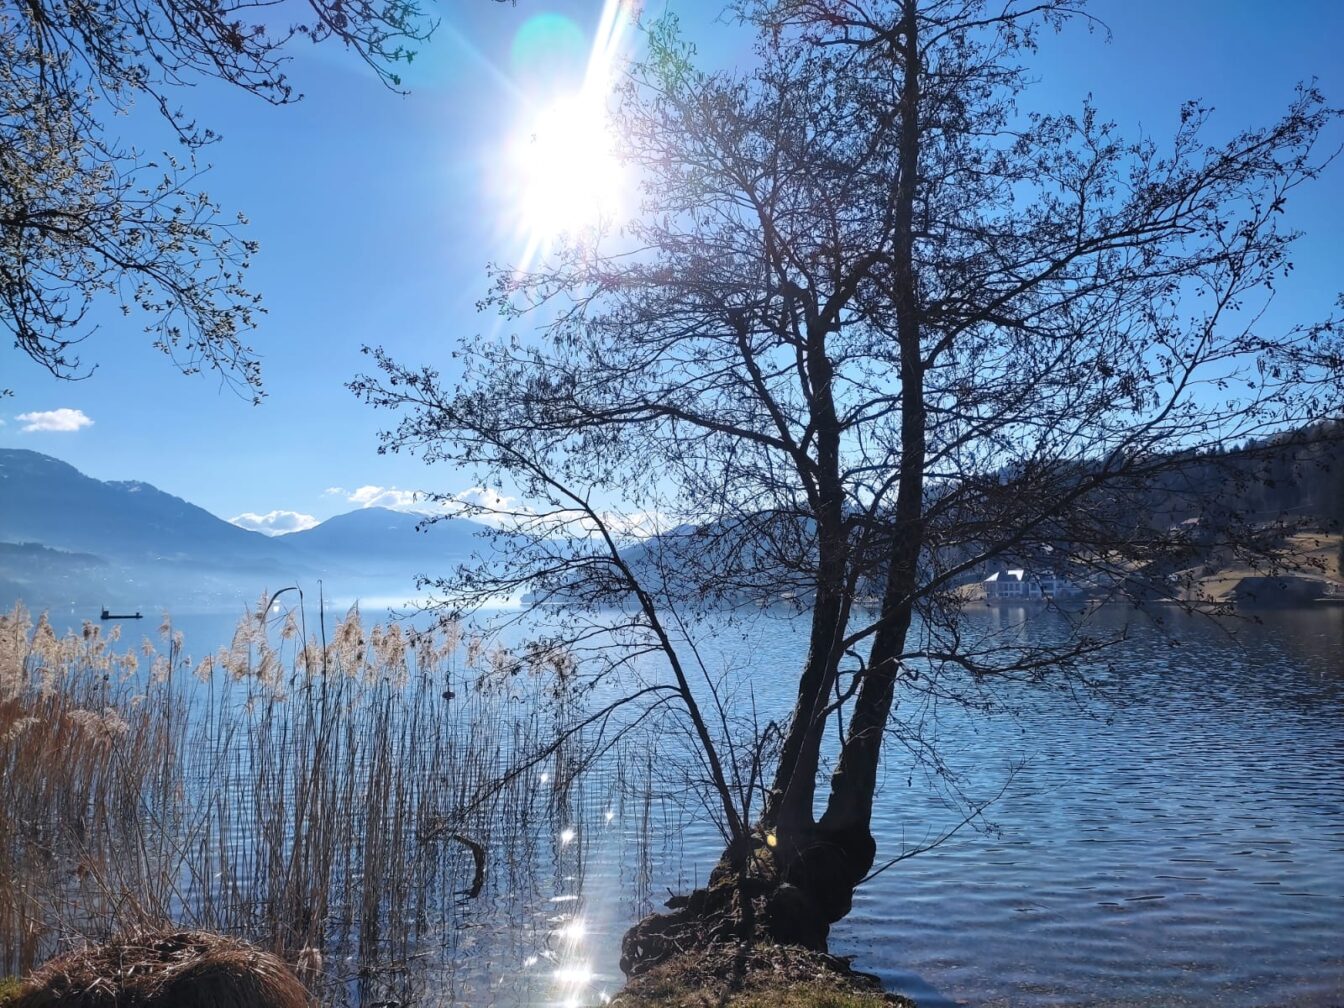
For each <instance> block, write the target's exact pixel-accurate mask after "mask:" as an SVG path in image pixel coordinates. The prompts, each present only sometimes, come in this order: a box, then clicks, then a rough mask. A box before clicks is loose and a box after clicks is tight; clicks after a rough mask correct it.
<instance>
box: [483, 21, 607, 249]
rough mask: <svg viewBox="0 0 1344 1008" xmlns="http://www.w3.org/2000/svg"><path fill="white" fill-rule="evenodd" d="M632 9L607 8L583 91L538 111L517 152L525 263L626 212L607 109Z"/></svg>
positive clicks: (514, 172) (514, 164) (515, 176)
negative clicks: (559, 240)
mask: <svg viewBox="0 0 1344 1008" xmlns="http://www.w3.org/2000/svg"><path fill="white" fill-rule="evenodd" d="M626 6H627V0H605V2H604V4H603V10H602V16H601V19H600V22H599V24H598V26H597V30H596V32H595V34H594V38H593V44H592V48H591V50H590V51H589V53H588V65H587V69H586V72H585V74H584V78H583V83H582V85H581V86H580V87H579V88H577V89H576V90H574V91H573V92H571V93H569V94H565V95H563V96H562V97H558V98H557V97H554V95H553V94H552V95H551V96H549V97H547V98H546V99H545V100H543V101H540V102H537V103H536V104H535V105H533V108H534V109H535V110H536V113H535V114H534V115H533V116H531V118H530V121H525V122H523V123H521V124H520V125H521V128H520V129H519V131H518V134H517V135H516V137H515V138H514V141H513V143H512V144H511V147H510V157H509V160H510V162H511V165H510V167H511V171H510V172H509V176H510V177H511V179H512V186H513V187H514V193H513V196H512V202H513V207H514V213H515V214H516V215H517V220H518V222H519V225H520V230H521V231H522V232H523V233H524V234H525V235H526V236H527V237H526V240H527V243H528V251H527V254H526V255H525V256H524V261H526V260H528V259H530V258H531V257H532V256H533V255H534V254H536V253H538V252H542V251H544V250H545V249H546V248H547V247H549V246H550V245H551V244H552V243H553V242H554V241H555V240H556V239H557V238H559V237H560V236H561V235H563V234H569V235H570V236H574V235H576V234H579V233H581V232H582V231H584V230H586V229H588V228H590V227H593V226H594V225H596V224H597V223H598V222H599V221H602V220H604V219H609V218H611V217H613V216H615V215H616V214H617V213H618V212H619V210H620V205H621V202H622V194H623V190H624V178H623V175H624V173H623V171H622V168H621V164H620V161H619V159H618V158H617V157H616V154H615V146H616V145H615V143H614V138H613V136H612V134H611V127H610V123H609V119H608V115H607V106H608V101H609V98H610V95H611V89H612V82H613V76H614V74H615V72H616V66H617V64H618V62H619V60H620V53H621V49H622V36H623V35H624V33H625V32H626V30H627V29H628V27H629V25H630V17H629V11H628V10H627V9H626Z"/></svg>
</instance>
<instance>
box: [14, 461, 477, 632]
mask: <svg viewBox="0 0 1344 1008" xmlns="http://www.w3.org/2000/svg"><path fill="white" fill-rule="evenodd" d="M422 520H423V516H419V515H413V514H406V513H403V512H397V511H390V510H387V509H385V508H366V509H362V510H360V511H355V512H351V513H349V514H344V515H337V516H335V517H334V518H331V519H328V520H327V521H325V522H322V523H321V524H319V525H317V526H315V527H314V528H311V529H307V530H305V531H303V532H295V533H292V534H290V535H287V536H277V537H267V536H265V535H262V534H261V533H259V532H253V531H250V530H247V529H242V528H239V527H237V526H236V525H232V524H230V523H229V522H227V521H224V520H223V519H221V518H219V517H217V516H215V515H213V514H211V513H210V512H208V511H206V510H205V509H204V508H200V507H197V506H196V505H195V504H192V503H190V502H189V501H186V500H183V499H182V498H180V497H175V496H173V495H172V494H169V493H165V492H164V491H162V490H159V489H158V488H157V487H155V486H153V485H152V484H149V483H145V482H142V481H139V480H110V481H103V480H97V479H94V478H92V477H90V476H86V475H85V474H84V473H81V472H80V471H79V470H78V469H76V468H75V467H74V466H71V465H69V464H67V463H65V462H62V461H60V460H59V459H55V458H52V457H50V456H48V455H43V454H41V453H39V452H34V451H27V450H23V449H0V603H3V604H5V605H10V604H12V603H13V602H14V601H16V600H20V599H22V600H23V601H24V602H26V603H27V604H28V605H29V606H30V607H33V608H46V607H52V606H54V607H65V606H67V605H69V606H73V607H79V608H91V609H92V610H94V611H95V613H96V610H97V609H98V608H100V607H101V606H102V605H105V604H106V605H113V606H118V607H120V606H128V605H130V606H138V607H141V608H147V609H152V608H156V607H159V606H165V607H168V608H170V609H175V610H178V611H181V610H182V609H184V608H198V607H210V606H214V605H226V606H233V605H236V604H237V603H239V602H240V601H241V602H249V601H255V599H256V598H257V597H258V596H259V595H260V594H261V593H262V592H263V591H265V590H275V589H277V588H280V587H284V586H286V585H289V584H294V583H296V582H297V583H301V584H308V585H312V584H313V583H314V582H315V581H316V580H317V579H319V578H322V579H324V580H325V582H326V586H327V588H328V590H329V591H333V592H336V593H340V594H348V595H358V594H366V595H367V594H369V593H370V592H377V593H380V594H381V593H386V594H389V595H400V596H401V597H409V596H410V595H411V594H412V592H413V590H414V581H415V576H416V575H417V574H422V573H427V574H441V573H443V572H444V571H445V569H446V568H447V567H448V566H450V565H451V564H454V563H457V562H461V561H462V560H464V559H466V558H467V557H468V556H469V555H470V554H471V552H472V551H473V550H474V549H475V548H477V546H478V545H479V540H478V537H477V535H476V533H477V532H479V531H480V530H481V526H479V525H477V524H476V523H474V522H469V521H466V520H463V519H446V520H442V521H439V522H436V523H433V524H432V525H430V526H429V527H428V528H427V529H426V530H424V531H419V530H418V526H419V525H420V523H421V521H422Z"/></svg>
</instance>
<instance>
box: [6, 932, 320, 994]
mask: <svg viewBox="0 0 1344 1008" xmlns="http://www.w3.org/2000/svg"><path fill="white" fill-rule="evenodd" d="M308 1004H309V1001H308V994H307V991H305V990H304V988H303V984H301V983H300V982H299V980H298V978H297V977H296V976H295V975H294V974H293V973H292V972H290V970H289V968H288V967H287V966H286V965H285V964H284V963H283V962H281V961H280V960H279V959H278V958H277V957H276V956H273V955H271V954H270V953H267V952H262V951H261V950H260V949H257V948H255V947H253V946H251V945H248V944H246V943H245V942H241V941H237V940H234V939H231V938H225V937H223V936H222V935H216V934H209V933H207V932H204V931H178V932H162V931H141V932H133V933H130V934H126V935H120V936H118V937H116V938H114V939H112V940H111V941H109V942H107V943H105V944H102V945H89V946H85V947H84V948H80V949H76V950H74V951H72V952H67V953H65V954H64V955H61V956H58V957H57V958H55V959H53V960H51V961H50V962H49V963H47V964H46V965H45V966H43V967H42V968H41V969H39V970H37V971H36V972H35V973H34V974H33V975H32V977H31V978H30V979H29V980H28V981H27V982H26V983H25V984H24V987H23V989H22V991H21V992H20V993H19V995H18V997H17V998H15V999H14V1000H13V1001H11V1002H10V1003H9V1008H184V1006H187V1005H190V1006H192V1008H307V1006H308Z"/></svg>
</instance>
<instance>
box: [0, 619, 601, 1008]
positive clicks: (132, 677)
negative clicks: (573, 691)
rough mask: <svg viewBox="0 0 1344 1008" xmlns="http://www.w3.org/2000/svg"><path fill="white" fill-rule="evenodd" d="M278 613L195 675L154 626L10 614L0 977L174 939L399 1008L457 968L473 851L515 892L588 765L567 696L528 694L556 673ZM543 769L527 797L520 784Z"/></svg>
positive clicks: (174, 638) (425, 640) (2, 629)
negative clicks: (62, 622)
mask: <svg viewBox="0 0 1344 1008" xmlns="http://www.w3.org/2000/svg"><path fill="white" fill-rule="evenodd" d="M273 613H274V609H273V608H272V607H270V606H269V604H268V603H263V605H262V606H260V607H259V610H258V612H257V613H256V614H254V615H252V616H249V617H246V618H244V619H243V620H242V621H241V622H240V624H239V626H238V629H237V631H236V632H235V634H234V637H233V640H232V642H231V644H230V645H229V646H228V647H227V648H224V649H222V650H221V651H219V652H218V653H216V654H213V655H211V656H209V657H207V658H205V659H203V660H200V661H193V660H192V659H190V658H189V657H187V655H186V653H185V650H184V642H183V640H182V638H181V635H180V634H178V633H177V632H175V631H174V629H173V627H172V626H171V624H169V623H168V622H167V621H166V620H165V623H164V625H163V626H162V627H160V629H159V633H158V635H157V636H158V640H157V641H156V642H154V643H149V642H146V643H145V644H143V645H142V646H141V647H139V648H127V647H126V646H125V644H124V643H119V642H118V641H117V639H116V636H115V634H116V631H115V628H114V630H113V633H112V634H111V635H105V634H104V633H102V631H101V628H100V627H99V626H98V625H96V624H87V623H86V624H85V626H84V629H83V632H82V633H75V634H69V635H66V636H64V637H58V636H57V634H56V633H54V632H53V629H52V627H51V625H50V623H49V622H48V621H47V619H46V617H45V616H44V617H39V618H37V619H36V620H34V619H33V618H31V617H30V616H29V614H28V613H26V612H25V611H24V610H23V609H22V608H16V609H15V610H14V611H12V612H10V613H8V614H6V615H4V616H0V975H3V974H5V973H19V972H23V971H26V970H28V969H30V968H32V967H33V966H34V965H35V964H36V963H38V962H39V961H41V960H42V959H44V958H46V957H47V956H49V955H51V954H53V953H54V952H56V951H58V950H60V949H61V948H63V947H64V946H65V945H67V944H69V943H70V942H71V941H73V940H74V939H76V938H84V937H90V938H100V937H103V936H106V935H108V934H110V933H112V932H114V931H116V930H120V929H123V928H127V927H142V926H163V925H168V924H172V925H174V926H178V927H191V928H201V929H207V930H213V931H219V932H223V933H226V934H231V935H236V936H239V937H245V938H247V939H249V940H251V941H253V942H256V943H257V944H260V945H262V946H263V947H265V948H268V949H269V950H271V951H273V952H275V953H277V954H279V955H280V956H282V957H283V958H285V959H287V960H288V961H289V962H292V963H293V962H299V963H300V964H301V965H303V966H304V967H305V968H306V969H307V970H308V974H309V977H308V978H309V980H310V982H312V983H313V984H314V985H315V987H316V988H317V989H318V990H319V992H320V993H321V995H322V999H323V1000H324V1001H326V1002H329V1003H340V1002H345V1001H361V1000H366V999H373V997H374V993H371V992H377V996H378V997H382V998H386V997H393V998H400V999H402V1000H405V999H407V998H408V997H409V995H410V993H411V990H410V988H411V987H413V986H414V985H415V984H416V983H419V982H423V981H422V980H417V978H416V976H415V970H414V969H412V966H413V964H414V963H416V962H417V961H418V960H422V959H425V958H426V957H431V958H432V956H431V953H433V952H434V951H435V950H437V951H438V952H439V953H441V954H440V955H439V956H438V957H437V958H438V960H439V961H440V962H442V961H443V960H444V959H445V958H447V959H451V952H452V950H453V948H454V947H455V943H456V941H457V931H458V928H457V923H458V914H459V911H460V908H461V904H462V901H463V900H464V899H466V898H467V894H468V893H469V892H470V890H471V889H472V888H473V883H475V882H476V881H477V878H476V870H477V868H476V855H477V853H478V852H484V853H485V854H486V855H487V860H488V863H489V872H490V877H489V884H490V885H493V886H497V887H507V888H509V889H510V890H520V891H521V890H522V889H525V887H526V885H527V884H528V880H527V878H526V877H525V876H526V874H527V872H528V867H527V866H528V865H529V864H535V863H536V860H537V856H538V854H539V852H540V851H541V849H542V848H544V846H545V845H546V843H547V842H548V840H547V838H548V837H549V836H551V835H553V834H554V832H555V830H556V828H557V823H558V822H560V821H562V820H563V821H565V822H567V821H568V819H569V817H571V816H572V815H573V814H574V811H573V803H572V801H571V799H572V796H573V794H575V793H577V792H575V791H573V790H572V788H573V787H574V786H575V781H574V779H573V778H574V777H575V775H576V773H577V771H576V769H575V768H576V767H578V766H581V765H582V762H583V761H582V760H581V759H579V758H577V757H576V755H575V754H576V753H578V752H580V751H581V750H582V748H583V739H582V734H581V733H576V734H574V735H571V736H568V737H567V738H566V736H565V733H564V731H563V729H564V727H565V726H566V725H567V724H568V723H570V721H571V720H572V715H573V711H570V710H565V709H564V703H563V701H559V702H558V703H556V704H545V703H535V702H519V701H520V699H521V696H520V693H519V691H520V690H522V691H524V692H528V691H530V692H532V693H538V692H539V686H538V683H539V681H540V679H541V678H543V677H544V671H545V670H544V669H543V668H541V667H540V666H542V665H545V663H546V660H548V659H546V658H545V656H542V658H540V659H539V658H538V657H537V656H535V655H534V656H532V659H533V660H532V661H531V662H524V661H518V660H516V659H514V658H513V656H511V655H509V654H508V652H506V651H503V650H502V649H498V648H495V649H492V650H490V651H488V652H487V651H486V649H485V648H484V646H483V644H482V642H481V641H480V640H479V639H476V638H472V637H467V638H466V639H464V635H463V632H462V630H461V628H460V627H458V626H457V625H455V624H446V625H443V626H440V627H438V628H436V629H435V630H433V631H432V632H424V633H415V634H412V633H407V632H404V631H403V630H402V628H401V627H400V626H398V625H395V624H393V625H390V626H387V627H377V626H375V627H371V628H366V627H365V626H364V625H363V623H362V621H361V619H360V616H359V613H358V611H357V610H351V612H350V613H349V614H348V615H347V617H346V618H345V619H344V620H342V621H341V622H340V623H339V624H338V625H337V626H335V627H334V628H333V629H332V631H331V632H330V634H326V633H324V632H322V631H321V630H320V629H317V628H305V626H304V625H303V619H304V616H303V611H302V609H301V608H296V609H293V610H290V611H288V612H286V613H284V614H283V615H281V616H279V617H276V616H274V615H273ZM305 631H309V632H305ZM553 664H555V665H556V666H557V667H562V665H563V663H561V662H553ZM520 673H525V674H520ZM555 694H556V695H557V696H561V695H563V691H555ZM559 738H566V741H565V742H564V743H563V744H562V745H560V746H558V747H557V746H556V745H555V740H556V739H559ZM543 763H544V765H545V766H546V767H548V768H549V772H550V773H552V774H554V775H555V776H556V778H557V779H556V780H554V781H553V783H552V786H550V787H548V788H546V789H544V790H539V789H538V788H537V787H536V786H535V778H534V775H531V774H529V773H520V772H518V770H519V766H520V764H521V765H522V766H524V767H526V766H528V765H535V766H540V765H543ZM473 848H474V849H473ZM323 958H324V959H325V962H326V965H325V967H323V968H322V969H321V970H320V971H319V970H318V968H317V967H316V966H315V964H316V963H317V962H318V961H319V960H320V959H323Z"/></svg>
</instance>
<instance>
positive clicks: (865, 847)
mask: <svg viewBox="0 0 1344 1008" xmlns="http://www.w3.org/2000/svg"><path fill="white" fill-rule="evenodd" d="M917 29H918V21H917V17H916V2H915V0H906V2H905V3H904V5H903V17H902V20H901V25H900V28H899V32H898V34H897V40H896V41H894V42H893V43H892V44H893V48H894V49H895V51H896V55H897V56H898V58H900V59H901V61H902V62H903V64H904V80H903V94H902V97H901V123H900V128H901V130H902V136H901V141H900V152H899V153H900V177H899V179H898V181H897V193H896V210H895V224H896V227H895V241H894V247H893V250H892V259H891V261H892V266H893V270H892V273H893V276H894V280H895V284H896V290H895V292H894V293H895V301H896V305H897V334H896V335H897V340H898V343H899V346H900V351H901V376H900V382H901V396H902V400H901V460H900V467H901V468H900V479H899V483H898V487H897V497H896V513H895V522H894V529H893V539H892V547H891V551H890V556H889V568H888V572H887V578H886V583H885V586H884V590H883V597H882V608H881V613H880V623H879V629H878V631H877V633H876V635H875V637H874V640H873V645H872V651H871V654H870V658H869V663H868V667H867V670H866V672H865V674H864V677H863V681H862V683H861V684H860V687H859V692H858V695H857V697H856V699H855V705H854V714H853V717H852V719H851V721H850V724H849V728H848V731H847V732H846V735H845V738H844V741H843V744H842V749H841V755H840V759H839V762H838V764H837V767H836V771H835V773H834V775H833V776H832V778H831V785H830V794H829V798H828V801H827V805H826V810H825V813H824V815H823V816H822V818H821V821H820V822H816V821H815V820H814V818H813V808H812V805H813V800H814V797H815V794H816V776H817V772H818V767H819V752H820V744H821V737H822V732H823V731H824V728H825V724H826V719H825V716H824V713H825V709H826V706H827V701H828V699H829V695H830V691H831V690H832V689H833V688H834V684H835V680H836V676H837V674H838V668H839V662H840V658H841V654H840V644H841V641H842V640H843V637H844V630H845V626H846V623H847V621H848V620H847V617H848V612H849V604H850V600H849V599H848V598H846V597H845V593H844V590H843V582H844V572H845V571H846V569H847V568H848V561H849V559H850V558H849V557H848V555H847V553H846V552H845V550H846V545H845V543H844V540H843V538H838V539H835V538H833V536H834V535H835V533H836V532H837V531H839V532H840V534H841V536H843V514H842V512H840V511H838V510H837V509H838V508H840V507H841V498H839V497H836V498H834V500H833V501H829V500H828V501H827V502H826V503H827V504H828V505H829V506H827V507H824V508H821V509H819V511H820V513H819V518H820V522H819V528H818V540H819V557H818V560H819V570H818V575H819V576H818V594H817V599H816V606H815V607H814V610H813V624H812V634H811V641H810V644H811V646H810V650H809V654H808V657H807V662H806V665H805V668H804V672H803V676H802V682H801V684H800V687H799V695H798V702H797V706H796V707H795V709H794V714H793V718H792V720H791V723H790V727H789V730H788V733H787V734H786V736H785V740H784V745H783V748H782V751H781V760H780V765H779V767H778V770H777V773H776V777H775V789H774V791H773V792H772V795H771V800H770V801H769V803H768V804H767V806H766V809H765V811H764V814H763V816H762V820H761V822H760V824H759V825H758V827H757V829H756V831H755V832H754V833H753V834H752V835H751V836H750V837H749V838H747V839H746V840H745V841H744V842H743V843H742V844H740V845H739V846H738V847H737V848H736V849H735V848H733V847H730V849H729V850H727V851H725V852H724V855H723V857H722V858H721V860H720V861H719V864H718V866H717V867H716V868H715V869H714V872H713V873H712V874H711V876H710V881H709V884H708V886H706V888H704V889H701V890H697V891H696V892H695V893H692V894H691V895H690V896H689V897H686V898H685V899H684V900H674V901H672V902H671V903H670V904H669V905H671V906H672V907H673V913H671V914H662V915H654V916H652V917H649V918H646V919H645V920H644V921H641V922H640V923H639V924H638V925H636V926H635V927H634V928H632V929H631V930H630V931H629V932H628V933H627V934H626V937H625V941H624V943H623V945H622V951H623V955H622V962H621V966H622V969H624V970H625V971H626V972H627V973H631V974H633V973H637V972H640V971H641V970H643V969H645V968H647V967H648V966H650V965H653V964H655V963H656V962H659V961H661V960H662V959H664V958H666V957H667V956H669V955H673V954H676V953H678V952H686V951H689V950H691V949H694V948H695V947H697V946H699V947H703V946H704V945H707V944H713V943H714V942H716V941H721V940H741V939H742V938H744V937H745V938H748V939H752V938H756V937H766V938H770V939H772V940H774V941H778V942H785V943H791V944H798V945H804V946H806V947H809V948H813V949H817V950H819V951H826V947H827V937H828V935H829V932H830V925H831V924H833V923H834V922H836V921H838V920H840V919H842V918H843V917H844V916H845V915H846V914H848V913H849V911H850V908H851V906H852V904H853V895H854V889H855V887H856V886H857V885H858V884H859V882H860V881H862V879H863V877H864V876H865V875H866V874H867V873H868V871H869V869H871V868H872V865H873V860H874V857H875V854H876V850H877V845H876V842H875V840H874V838H873V836H872V808H873V791H874V789H875V787H876V783H877V770H878V765H879V761H880V757H881V748H882V737H883V731H884V729H885V726H886V723H887V718H888V717H889V716H890V714H891V708H892V704H893V702H894V698H895V685H896V680H897V677H898V674H899V672H900V663H899V656H900V655H901V653H902V651H903V650H904V648H905V639H906V635H907V633H908V632H909V629H910V625H911V622H912V620H913V615H914V598H915V592H916V589H917V587H918V577H919V558H920V555H921V553H922V550H923V536H924V530H923V508H924V501H923V498H924V461H925V430H924V423H925V415H924V401H923V400H924V371H923V363H924V362H923V358H922V354H921V345H920V336H921V329H920V321H919V314H918V312H919V306H918V299H917V290H918V288H917V278H916V271H915V262H914V236H913V232H914V228H913V220H914V198H915V184H916V178H917V174H918V169H919V150H920V147H919V100H920V70H921V66H920V54H919V42H918V31H917ZM823 359H824V355H823ZM819 378H821V379H823V380H821V381H819ZM812 379H813V383H814V388H813V392H814V395H816V393H817V392H818V391H820V392H822V393H823V394H822V395H821V396H820V397H818V399H817V402H818V403H819V405H820V408H821V411H820V413H819V414H817V415H814V420H815V421H819V423H818V428H819V439H818V444H819V453H818V454H819V459H818V461H819V462H821V463H825V462H826V461H828V459H827V458H826V457H825V453H826V452H828V451H832V450H833V451H834V458H835V464H836V469H835V472H836V474H837V476H838V463H839V458H838V449H839V425H838V423H835V414H834V411H833V409H832V410H831V412H830V414H829V420H831V421H832V422H833V423H835V425H834V427H833V428H831V430H833V431H834V434H835V437H834V439H833V440H831V439H829V438H828V435H829V434H830V433H831V430H828V425H827V424H826V422H825V421H826V420H827V419H828V417H827V415H826V412H825V408H826V407H827V406H828V405H830V403H831V398H830V376H829V369H828V368H827V369H826V371H825V374H824V376H823V375H821V374H819V372H818V370H817V368H816V365H815V364H814V365H813V369H812ZM814 408H815V407H814ZM819 468H820V469H821V472H822V473H823V478H824V477H825V476H826V475H829V473H830V472H831V470H830V469H828V468H826V466H825V465H824V464H823V465H822V466H820V467H819ZM836 486H837V487H838V486H839V482H838V480H837V481H836ZM825 490H826V487H824V486H823V488H822V492H823V495H824V494H825ZM832 522H834V524H832ZM832 549H838V553H832V552H831V550H832ZM744 922H745V924H746V931H747V932H748V933H746V934H744V927H743V925H744Z"/></svg>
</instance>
